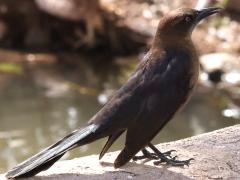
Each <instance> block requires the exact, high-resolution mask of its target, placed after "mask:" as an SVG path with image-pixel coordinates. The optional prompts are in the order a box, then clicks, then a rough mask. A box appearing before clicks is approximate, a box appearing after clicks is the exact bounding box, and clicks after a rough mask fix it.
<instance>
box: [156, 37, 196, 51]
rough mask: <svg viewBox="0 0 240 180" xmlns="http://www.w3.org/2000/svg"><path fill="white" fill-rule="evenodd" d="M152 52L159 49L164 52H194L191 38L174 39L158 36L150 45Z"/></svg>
mask: <svg viewBox="0 0 240 180" xmlns="http://www.w3.org/2000/svg"><path fill="white" fill-rule="evenodd" d="M151 49H152V50H155V49H158V50H159V49H160V50H161V51H165V50H167V49H178V50H184V51H186V50H187V51H195V47H194V45H193V42H192V39H191V36H187V37H174V36H163V37H161V36H159V37H155V38H154V40H153V43H152V47H151Z"/></svg>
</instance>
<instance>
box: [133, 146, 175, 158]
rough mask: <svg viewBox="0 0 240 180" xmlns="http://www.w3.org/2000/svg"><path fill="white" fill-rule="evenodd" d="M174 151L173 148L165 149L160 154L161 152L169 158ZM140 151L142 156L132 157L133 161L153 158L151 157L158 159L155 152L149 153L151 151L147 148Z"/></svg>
mask: <svg viewBox="0 0 240 180" xmlns="http://www.w3.org/2000/svg"><path fill="white" fill-rule="evenodd" d="M174 151H175V150H170V151H167V152H163V153H162V154H163V155H164V156H165V157H169V158H171V153H172V152H174ZM142 153H143V155H142V156H134V157H133V158H132V159H133V160H134V161H137V160H142V159H150V160H153V159H155V160H157V159H159V156H158V154H156V153H151V152H149V151H148V150H147V149H145V148H144V149H143V150H142Z"/></svg>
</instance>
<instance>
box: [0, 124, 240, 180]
mask: <svg viewBox="0 0 240 180" xmlns="http://www.w3.org/2000/svg"><path fill="white" fill-rule="evenodd" d="M157 147H158V148H159V149H160V150H161V151H163V152H164V151H168V150H172V149H175V150H177V152H174V153H175V154H176V155H177V156H178V157H179V159H188V158H194V159H195V160H194V161H191V164H190V166H189V167H187V166H185V167H171V166H167V165H164V164H163V165H159V166H154V165H153V161H146V160H145V161H144V160H143V161H138V162H132V161H131V162H130V163H128V164H127V165H125V166H123V167H122V168H120V169H114V168H113V162H114V159H115V158H116V156H117V154H118V153H119V152H113V153H108V154H107V155H105V156H104V158H103V159H102V160H101V161H99V160H98V155H92V156H86V157H82V158H76V159H73V160H67V161H60V162H57V163H56V164H55V165H54V166H52V167H51V168H50V169H49V170H47V171H45V172H41V173H39V174H38V175H37V176H35V177H32V178H29V180H55V179H56V180H64V179H67V180H68V179H69V180H75V179H84V180H92V179H94V180H95V179H98V180H101V179H102V180H108V179H111V180H112V179H114V180H117V179H148V180H151V179H168V180H171V179H180V180H181V179H240V125H236V126H231V127H227V128H224V129H220V130H217V131H213V132H210V133H206V134H202V135H198V136H194V137H191V138H187V139H183V140H178V141H174V142H169V143H164V144H159V145H157ZM0 179H4V176H3V175H2V176H0Z"/></svg>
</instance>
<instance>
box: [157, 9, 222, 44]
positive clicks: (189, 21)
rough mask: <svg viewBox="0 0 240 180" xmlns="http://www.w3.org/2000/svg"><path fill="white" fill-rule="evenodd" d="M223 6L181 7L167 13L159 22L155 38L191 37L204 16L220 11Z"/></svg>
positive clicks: (175, 38)
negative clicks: (203, 7) (197, 8)
mask: <svg viewBox="0 0 240 180" xmlns="http://www.w3.org/2000/svg"><path fill="white" fill-rule="evenodd" d="M221 10H222V8H218V7H210V8H205V9H202V10H195V9H190V8H180V9H176V10H174V11H171V12H170V13H168V14H166V15H165V16H164V17H163V18H162V19H161V20H160V22H159V25H158V30H157V34H156V37H155V39H164V40H170V39H174V40H177V39H184V38H190V37H191V34H192V31H193V29H194V27H195V26H196V25H197V24H198V23H199V22H200V21H201V20H202V19H204V18H206V17H208V16H210V15H212V14H215V13H218V12H220V11H221Z"/></svg>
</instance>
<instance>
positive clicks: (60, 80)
mask: <svg viewBox="0 0 240 180" xmlns="http://www.w3.org/2000/svg"><path fill="white" fill-rule="evenodd" d="M68 58H69V57H68ZM70 58H79V57H75V56H74V57H73V56H70ZM133 59H134V58H133ZM78 61H79V60H78ZM129 61H130V62H133V63H122V62H121V63H120V64H121V65H119V62H120V61H117V62H118V65H117V66H116V65H104V66H103V67H102V66H92V65H91V63H88V62H87V61H83V60H82V61H81V64H80V63H79V64H78V65H76V66H75V65H74V66H71V65H70V67H66V66H65V65H64V66H63V65H59V66H56V65H55V64H53V65H41V66H31V67H29V66H28V65H24V69H25V71H24V75H21V76H16V75H9V76H8V75H6V74H2V75H1V79H4V78H7V80H6V81H5V83H4V85H3V84H1V85H0V88H1V91H0V99H1V101H0V117H1V119H0V172H4V171H5V170H6V169H7V168H9V167H12V166H13V165H15V164H16V163H18V162H20V161H22V160H24V159H26V158H27V157H29V156H31V155H33V154H35V153H36V152H38V151H39V150H40V149H42V148H44V147H46V146H48V145H50V144H51V143H54V142H55V141H56V140H58V139H59V138H60V137H63V136H65V135H66V134H67V133H69V132H71V131H72V130H74V129H76V128H78V127H80V126H82V125H83V124H84V123H85V122H86V121H87V120H89V119H90V118H91V117H92V116H93V115H94V114H95V113H96V112H97V111H98V110H99V109H100V108H101V106H102V105H101V103H104V102H105V101H106V100H107V98H108V97H109V96H110V94H112V92H113V91H114V90H115V89H117V88H118V87H119V86H120V85H121V84H122V83H123V82H124V81H125V80H126V78H127V76H128V75H129V73H130V72H131V71H132V69H133V67H134V65H135V62H136V60H135V59H134V60H129ZM126 64H127V65H126ZM26 69H27V70H26ZM220 97H221V96H220V95H219V96H218V95H217V96H216V95H215V93H214V92H213V94H211V93H210V94H209V93H208V94H206V93H196V94H195V95H194V97H193V98H192V100H191V102H190V103H189V104H188V105H187V108H185V109H184V111H183V112H182V113H180V114H178V115H177V116H176V117H175V118H174V120H172V121H171V122H170V123H169V124H168V125H167V126H166V127H165V128H164V130H163V131H162V132H161V133H160V134H159V135H158V136H157V137H156V138H155V139H154V142H155V143H159V142H164V141H170V140H176V139H180V138H184V137H188V136H192V135H195V134H200V133H203V132H207V131H210V130H214V129H218V128H221V127H225V126H229V125H232V124H235V123H236V121H234V120H233V119H230V118H226V117H223V116H222V115H221V111H222V107H220V106H219V104H220V101H221V98H220ZM123 138H124V137H121V138H120V140H118V141H117V142H116V143H115V144H114V146H113V148H112V149H111V150H117V149H120V148H121V147H122V145H123ZM104 143H105V140H99V141H97V142H94V143H92V144H90V145H85V146H82V147H80V148H77V149H75V150H74V151H72V152H71V153H68V154H67V155H66V156H65V158H72V157H78V156H84V155H87V154H96V153H99V152H100V150H101V148H102V147H103V145H104Z"/></svg>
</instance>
